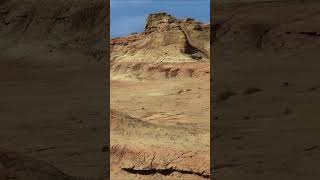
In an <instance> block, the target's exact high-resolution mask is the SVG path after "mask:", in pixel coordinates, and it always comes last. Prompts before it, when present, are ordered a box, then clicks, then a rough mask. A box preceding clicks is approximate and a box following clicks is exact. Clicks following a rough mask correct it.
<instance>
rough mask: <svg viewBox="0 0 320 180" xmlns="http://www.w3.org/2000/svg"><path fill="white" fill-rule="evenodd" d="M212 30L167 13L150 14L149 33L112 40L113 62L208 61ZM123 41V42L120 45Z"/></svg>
mask: <svg viewBox="0 0 320 180" xmlns="http://www.w3.org/2000/svg"><path fill="white" fill-rule="evenodd" d="M209 40H210V29H209V26H208V25H206V24H202V23H200V22H196V21H195V20H193V19H185V20H179V19H177V18H175V17H173V16H171V15H169V14H166V13H156V14H150V15H149V16H148V18H147V21H146V26H145V31H144V32H143V33H140V34H133V35H131V36H127V37H121V38H115V39H113V40H112V41H111V46H112V47H111V49H112V51H111V53H112V54H111V56H112V59H111V60H112V61H117V62H119V61H122V62H130V61H135V62H137V61H140V62H193V61H195V60H200V59H202V60H204V61H208V60H209V59H208V58H209V56H210V53H209V44H210V42H209ZM119 42H120V43H119Z"/></svg>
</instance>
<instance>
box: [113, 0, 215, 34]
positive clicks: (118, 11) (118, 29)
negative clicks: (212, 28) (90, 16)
mask: <svg viewBox="0 0 320 180" xmlns="http://www.w3.org/2000/svg"><path fill="white" fill-rule="evenodd" d="M155 12H167V13H169V14H171V15H173V16H175V17H178V18H186V17H192V18H195V19H196V20H199V21H201V22H205V23H209V22H210V0H110V21H111V22H110V35H111V38H113V37H119V36H124V35H127V34H130V33H132V32H142V31H143V30H144V25H145V20H146V18H147V15H148V14H150V13H155Z"/></svg>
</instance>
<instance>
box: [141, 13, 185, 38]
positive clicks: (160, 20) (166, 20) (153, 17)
mask: <svg viewBox="0 0 320 180" xmlns="http://www.w3.org/2000/svg"><path fill="white" fill-rule="evenodd" d="M159 29H162V30H163V29H166V30H170V29H179V28H178V25H177V19H176V18H175V17H173V16H171V15H169V14H167V13H156V14H150V15H149V16H148V18H147V22H146V26H145V33H147V34H149V33H152V32H154V31H157V30H159Z"/></svg>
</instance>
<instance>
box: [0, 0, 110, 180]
mask: <svg viewBox="0 0 320 180" xmlns="http://www.w3.org/2000/svg"><path fill="white" fill-rule="evenodd" d="M103 8H105V6H104V5H103V4H102V3H101V2H99V1H91V2H89V1H77V2H76V1H68V2H66V1H54V2H53V1H41V2H39V1H36V0H30V1H19V0H6V1H1V2H0V50H1V53H0V149H1V150H0V179H1V180H7V179H13V178H14V179H23V180H35V179H43V180H44V179H48V180H50V179H52V180H56V179H61V180H62V179H74V178H73V177H71V176H74V177H75V176H79V177H90V178H91V177H92V178H94V177H102V176H103V174H104V172H105V164H106V162H105V158H104V157H105V156H104V154H105V152H103V151H104V150H105V148H104V146H105V144H104V141H105V137H106V135H105V133H106V130H105V125H106V117H107V116H106V115H105V109H104V104H105V101H106V100H105V95H106V91H105V90H106V85H107V83H106V80H105V74H106V73H105V65H104V63H103V61H104V59H101V58H100V55H101V57H102V54H104V53H106V52H103V50H104V49H106V46H102V41H103V35H102V34H101V36H99V34H98V32H100V33H102V32H104V29H103V26H102V25H103V22H104V21H103V19H105V17H106V16H105V15H104V9H103ZM92 18H95V19H94V20H93V19H92ZM92 25H95V27H97V28H91V27H92ZM99 28H101V29H99ZM97 39H98V40H99V39H100V40H99V41H96V40H97ZM98 43H101V44H98ZM55 168H57V169H59V170H57V169H55Z"/></svg>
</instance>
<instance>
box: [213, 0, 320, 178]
mask: <svg viewBox="0 0 320 180" xmlns="http://www.w3.org/2000/svg"><path fill="white" fill-rule="evenodd" d="M319 7H320V4H319V2H318V1H304V3H303V4H301V1H279V2H277V1H272V2H263V3H253V2H251V3H232V4H222V5H217V6H216V7H215V12H216V13H215V14H216V15H215V17H214V18H215V27H216V39H215V44H214V49H215V52H216V53H215V55H214V57H213V58H214V59H216V61H215V64H214V66H215V71H216V72H215V76H216V77H217V78H216V89H217V109H216V114H215V115H213V116H215V119H216V127H217V128H216V138H215V147H216V156H215V159H216V164H215V167H216V171H217V172H216V174H215V176H216V178H217V179H234V180H236V179H239V180H240V179H246V180H248V179H255V180H256V179H259V180H264V179H266V180H267V179H268V180H270V179H291V180H292V179H294V180H302V179H317V178H319V177H320V174H319V171H317V169H318V167H317V166H318V164H319V158H320V156H319V141H318V139H319V137H320V133H319V121H318V114H319V113H318V110H317V107H318V104H319V100H320V99H319V97H320V96H319V88H318V87H319V78H318V70H319V66H320V65H319V62H318V57H319V35H318V34H319V32H320V26H319V23H318V21H319V20H320V14H319V12H318V9H319Z"/></svg>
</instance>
